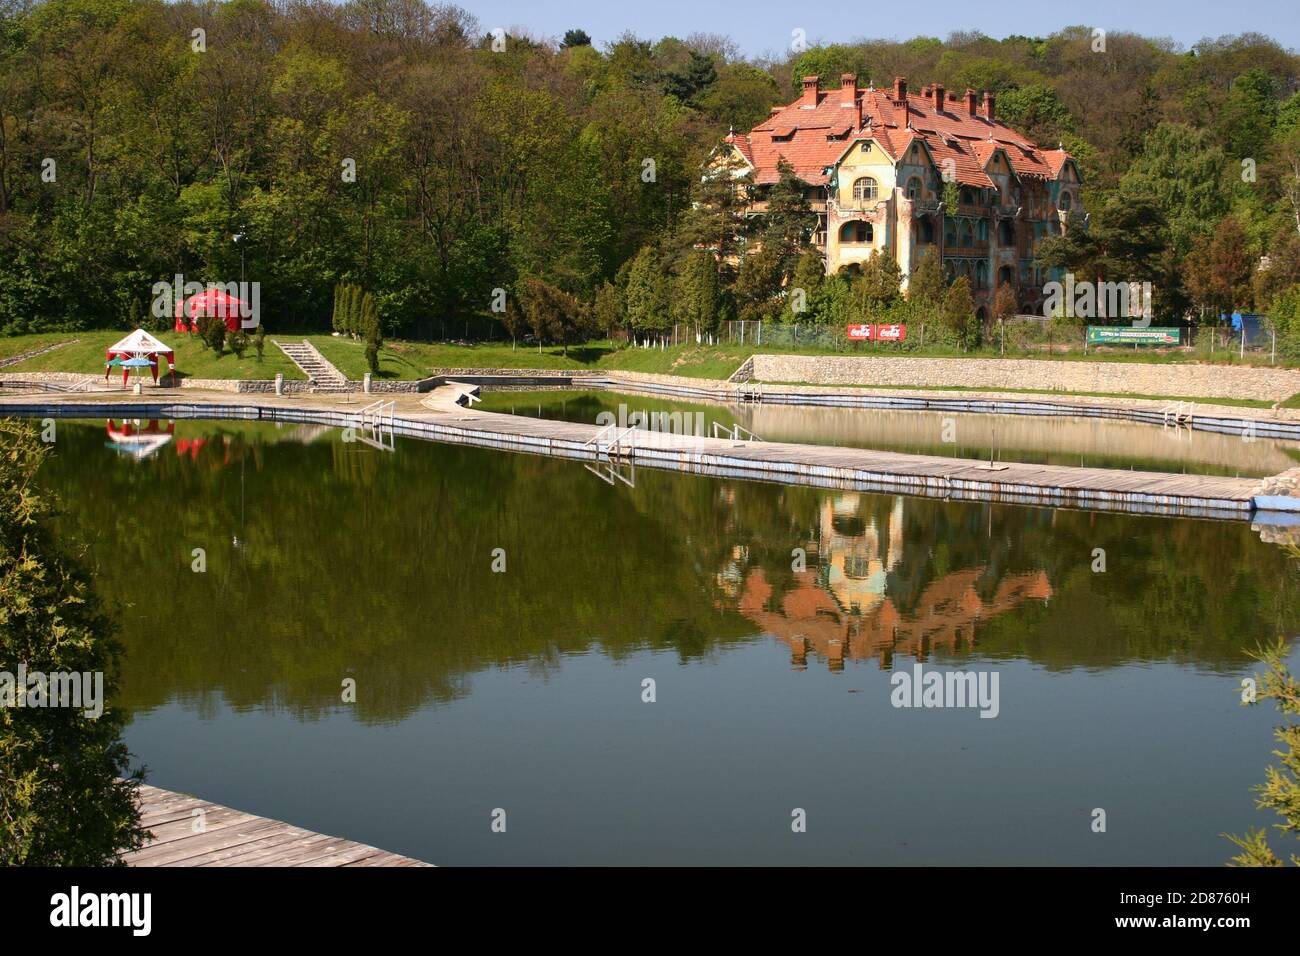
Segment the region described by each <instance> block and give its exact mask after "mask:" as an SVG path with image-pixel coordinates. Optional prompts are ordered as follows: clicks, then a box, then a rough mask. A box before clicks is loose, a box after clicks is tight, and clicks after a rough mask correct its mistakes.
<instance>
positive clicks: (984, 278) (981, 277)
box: [975, 260, 989, 289]
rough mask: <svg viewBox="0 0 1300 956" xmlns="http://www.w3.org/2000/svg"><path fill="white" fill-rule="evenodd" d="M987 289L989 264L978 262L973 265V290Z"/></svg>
mask: <svg viewBox="0 0 1300 956" xmlns="http://www.w3.org/2000/svg"><path fill="white" fill-rule="evenodd" d="M988 287H989V264H988V263H987V262H984V261H983V260H980V261H979V262H978V263H976V265H975V288H977V289H987V288H988Z"/></svg>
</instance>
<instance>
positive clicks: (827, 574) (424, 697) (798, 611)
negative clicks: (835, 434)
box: [44, 422, 1296, 721]
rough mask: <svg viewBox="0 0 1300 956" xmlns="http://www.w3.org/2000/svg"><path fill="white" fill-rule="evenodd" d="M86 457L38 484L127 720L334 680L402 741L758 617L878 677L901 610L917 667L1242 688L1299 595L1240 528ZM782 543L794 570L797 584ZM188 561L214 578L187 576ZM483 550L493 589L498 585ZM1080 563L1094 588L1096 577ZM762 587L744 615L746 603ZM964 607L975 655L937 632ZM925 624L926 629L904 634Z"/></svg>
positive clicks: (238, 436)
mask: <svg viewBox="0 0 1300 956" xmlns="http://www.w3.org/2000/svg"><path fill="white" fill-rule="evenodd" d="M99 427H100V428H102V425H101V426H99ZM295 435H298V436H299V437H298V438H295V437H294V436H295ZM299 439H302V440H299ZM102 441H103V434H102V431H99V429H98V428H94V429H92V428H87V427H77V426H73V425H71V424H61V425H60V431H59V442H58V445H57V446H56V448H57V453H56V455H55V456H54V457H53V458H52V459H51V460H50V462H49V463H48V465H47V468H46V471H45V475H44V480H45V481H47V482H49V483H50V484H51V485H52V486H54V487H55V488H58V489H60V490H61V491H63V492H64V496H63V497H64V501H65V507H66V509H67V512H68V513H67V517H66V519H65V520H66V521H67V522H68V523H69V524H71V525H73V526H74V529H73V530H75V531H76V532H77V533H79V534H81V535H84V536H85V538H86V539H87V540H88V541H89V542H90V544H91V558H92V559H93V561H94V562H95V568H96V574H97V580H98V583H99V586H100V589H101V591H102V592H103V593H105V594H112V595H114V596H116V598H117V599H118V600H119V601H120V602H121V604H122V605H123V617H124V627H123V637H124V640H125V642H126V644H127V646H128V651H129V653H128V656H127V661H126V667H125V672H124V696H123V698H122V700H123V703H124V704H125V705H126V706H127V707H128V708H131V709H137V708H147V707H153V706H157V705H159V704H161V703H163V702H165V701H167V700H169V699H173V698H180V699H182V700H185V701H186V702H188V703H189V704H190V705H191V706H195V707H197V708H199V709H200V710H205V711H206V710H207V709H210V708H211V707H212V706H213V705H215V704H216V703H217V702H219V701H224V702H226V703H228V704H230V705H232V706H234V707H237V708H278V707H283V708H286V709H288V710H290V711H291V712H293V713H295V714H299V715H302V716H315V715H318V714H320V713H323V712H325V711H327V710H330V709H332V708H334V707H337V706H339V698H338V692H339V686H340V681H341V680H342V679H343V677H345V676H350V677H354V678H356V679H357V682H358V702H357V704H356V705H355V708H356V711H357V713H358V716H360V717H361V718H362V719H364V720H369V721H385V720H396V719H400V718H401V717H402V716H403V715H405V714H407V713H409V712H410V711H411V710H413V709H414V708H416V707H419V706H420V705H421V704H424V703H426V702H429V701H439V700H449V699H452V698H454V697H456V696H458V695H460V694H463V693H465V692H466V689H467V686H468V681H469V680H470V679H471V677H472V675H473V673H474V672H475V671H478V670H481V669H483V668H487V667H494V666H495V667H507V666H531V667H533V668H541V669H542V671H543V672H546V671H547V670H548V668H551V667H554V666H558V665H557V662H559V661H562V659H563V656H564V655H566V654H574V653H582V652H586V651H590V650H592V649H596V650H599V651H600V652H601V653H602V654H604V655H606V656H608V657H610V658H613V659H623V658H626V657H627V656H629V655H630V654H632V653H635V652H637V651H641V650H644V649H646V648H653V649H664V650H671V651H673V652H675V653H676V654H677V655H678V656H679V657H681V658H683V659H690V658H695V657H700V656H705V655H710V654H713V653H715V652H716V651H717V649H718V648H720V647H722V646H725V645H726V644H728V643H732V642H735V641H738V640H744V639H749V638H752V637H753V636H754V635H755V633H756V632H762V631H767V630H771V631H772V632H773V633H780V631H779V630H778V628H777V627H776V620H775V619H774V620H772V621H771V622H769V623H770V624H771V626H769V625H768V624H767V623H759V622H758V620H756V618H755V613H757V611H761V612H762V613H765V614H773V615H777V617H779V618H783V619H784V620H787V621H793V622H795V623H799V622H802V621H804V620H805V619H810V620H830V619H832V618H834V619H835V620H836V621H837V622H838V624H837V626H840V627H843V628H845V629H847V628H848V627H849V626H850V625H853V626H855V627H856V631H855V634H856V636H854V635H848V636H847V638H845V639H846V640H847V642H848V643H847V644H846V650H847V651H849V652H850V655H851V656H854V655H859V654H860V656H864V657H865V656H877V657H878V656H880V650H881V642H880V638H879V635H880V634H882V633H888V634H889V635H891V637H892V635H893V634H894V622H891V621H889V620H888V613H896V614H897V617H898V621H897V624H898V625H899V627H901V628H903V629H904V630H903V634H904V639H905V644H904V645H902V646H900V648H899V649H901V650H904V651H905V652H906V653H921V654H924V653H932V652H934V653H938V652H943V653H954V652H965V651H966V650H967V649H969V648H970V647H971V646H972V642H973V644H974V647H975V649H976V651H977V652H978V653H983V654H990V655H995V656H996V655H1012V656H1026V657H1029V658H1031V659H1034V660H1038V661H1042V662H1043V663H1046V664H1048V665H1050V666H1060V667H1065V666H1074V665H1081V664H1082V665H1087V666H1104V665H1109V664H1114V663H1118V662H1121V661H1124V660H1129V659H1133V658H1139V659H1163V658H1174V659H1182V660H1189V661H1194V662H1197V663H1200V664H1205V665H1208V666H1235V665H1238V664H1240V663H1241V662H1242V660H1243V659H1244V658H1243V655H1242V651H1241V648H1243V647H1246V646H1252V645H1253V644H1254V643H1255V641H1256V640H1257V638H1258V637H1260V636H1262V635H1264V634H1265V633H1267V634H1272V633H1274V632H1275V630H1276V629H1277V628H1278V627H1279V626H1281V624H1282V623H1283V622H1287V621H1294V619H1295V615H1294V611H1295V606H1296V588H1295V585H1296V582H1295V580H1294V579H1293V578H1290V577H1287V574H1286V571H1285V567H1284V562H1283V561H1282V558H1281V556H1280V554H1279V552H1278V551H1277V550H1276V549H1275V548H1272V547H1267V546H1264V545H1261V544H1260V542H1259V540H1258V538H1256V537H1255V536H1254V534H1253V533H1252V532H1251V531H1250V528H1249V526H1248V525H1246V524H1245V523H1240V524H1236V523H1234V524H1227V523H1216V522H1203V521H1169V520H1164V519H1144V518H1132V517H1126V516H1120V515H1100V514H1090V513H1084V512H1067V511H1056V512H1054V511H1052V510H1050V509H1041V508H1038V509H1032V508H1023V507H1011V506H1006V507H1004V506H988V505H972V504H957V503H947V502H941V501H935V500H931V499H901V498H897V497H893V496H885V495H844V494H841V493H836V492H824V491H820V490H817V489H812V488H792V487H783V486H780V485H775V484H763V483H746V482H721V481H717V480H714V479H706V478H701V477H695V476H683V475H675V474H666V473H662V472H655V471H644V472H643V473H642V474H641V475H639V476H638V486H637V488H636V489H635V491H632V490H628V489H621V488H619V489H616V488H611V487H609V486H608V485H605V484H604V483H602V482H599V481H596V480H594V479H591V478H590V476H588V475H586V473H585V472H583V471H582V469H581V468H580V467H579V466H578V465H577V464H575V463H571V462H563V461H556V460H551V459H545V458H540V457H534V456H528V455H514V454H507V453H500V452H493V451H485V450H478V449H467V448H458V447H455V446H449V445H436V444H429V443H422V442H414V441H407V442H402V443H401V444H400V445H399V448H398V453H397V454H395V455H385V454H383V453H381V452H378V451H375V450H373V449H369V448H363V447H362V446H360V445H355V444H344V443H342V442H341V441H339V436H338V433H337V432H335V433H331V434H328V435H321V436H318V437H315V439H314V440H310V439H309V438H305V437H304V436H302V435H301V433H299V432H295V431H294V430H292V429H283V430H276V429H273V428H271V427H270V426H267V425H266V424H261V423H220V424H213V423H202V422H180V423H178V425H177V430H176V439H175V441H174V442H173V443H172V445H171V446H168V448H165V449H163V450H162V451H161V452H159V453H158V454H156V455H154V456H152V457H150V458H148V459H146V460H144V461H139V462H137V461H132V460H128V459H122V458H115V457H113V456H111V454H109V453H107V452H105V451H104V449H103V448H102ZM200 442H201V444H200ZM173 448H174V449H175V450H174V451H173V450H172V449H173ZM182 449H184V453H182ZM241 515H242V517H241ZM833 538H838V539H840V540H841V543H842V544H843V548H842V551H841V552H839V553H841V554H842V559H840V560H838V561H837V560H836V559H835V558H834V554H835V553H836V552H835V551H834V550H833V548H832V544H833V541H832V539H833ZM796 546H799V547H804V548H806V549H807V551H808V571H807V573H805V574H800V573H798V572H795V571H793V570H792V568H791V560H792V559H791V549H792V548H794V547H796ZM195 547H203V548H205V549H206V550H207V562H208V570H207V573H206V574H194V573H193V572H191V570H190V561H191V556H190V552H191V549H192V548H195ZM497 547H501V548H504V549H505V550H506V554H507V571H506V573H504V574H494V573H492V572H491V570H490V562H491V552H492V549H493V548H497ZM1096 547H1102V548H1105V549H1106V551H1107V563H1108V571H1107V573H1106V574H1103V575H1094V574H1092V572H1091V570H1090V563H1091V554H1092V550H1093V548H1096ZM756 572H758V573H761V584H762V588H758V587H757V583H756V585H755V588H756V589H755V590H753V591H752V592H751V595H752V596H757V597H758V602H757V604H756V605H755V604H754V602H753V601H752V600H749V599H748V598H743V597H742V596H743V595H744V594H745V589H746V587H747V586H748V585H749V582H751V581H754V582H758V581H759V580H760V579H759V578H758V577H756V576H755V575H756ZM832 572H833V573H832ZM1045 590H1046V591H1048V592H1050V603H1047V602H1045V599H1044V598H1043V597H1042V592H1044V591H1045ZM160 594H161V595H165V596H166V599H167V602H168V605H167V606H168V608H170V610H165V609H164V608H162V607H160V606H159V604H158V602H157V597H158V595H160ZM789 595H795V596H796V601H795V603H793V604H789V605H787V604H786V603H785V599H786V597H787V596H789ZM886 598H887V599H888V603H887V604H886V602H885V599H886ZM742 602H743V606H742ZM800 602H803V603H800ZM972 602H978V604H979V606H980V610H979V618H978V624H977V625H976V627H975V628H974V631H973V633H972V630H971V628H970V627H969V626H967V624H965V623H964V620H965V619H963V618H960V616H959V615H958V616H954V615H955V613H956V611H959V610H961V609H962V608H964V607H967V606H969V607H971V608H973V607H974V604H973V603H972ZM855 605H856V609H855ZM887 607H888V608H892V612H888V611H887V610H886V608H887ZM997 608H1001V610H997V611H996V612H995V610H994V609H997ZM954 609H955V610H954ZM873 614H874V615H875V617H874V618H873V617H870V615H873ZM972 616H973V615H972ZM926 620H931V621H932V623H934V627H931V628H930V630H929V632H927V631H926V628H924V627H921V628H919V629H914V630H915V633H914V632H913V630H908V628H909V627H910V626H911V625H916V624H917V622H923V621H926ZM939 623H942V624H943V626H944V628H945V630H943V631H942V634H943V635H946V636H943V637H942V640H940V639H939V635H940V631H938V630H935V628H937V627H938V624H939ZM886 625H888V627H887V628H886ZM918 627H919V625H918ZM795 630H797V629H792V630H791V633H792V634H793V633H794V631H795ZM959 630H960V634H958V631H959ZM854 641H857V642H858V644H857V645H855V644H854ZM828 646H829V645H828ZM855 647H860V650H854V648H855ZM349 706H351V705H349Z"/></svg>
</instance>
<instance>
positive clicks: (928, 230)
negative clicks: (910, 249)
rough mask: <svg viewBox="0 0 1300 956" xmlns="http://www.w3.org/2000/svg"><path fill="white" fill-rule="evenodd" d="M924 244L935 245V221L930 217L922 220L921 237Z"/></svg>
mask: <svg viewBox="0 0 1300 956" xmlns="http://www.w3.org/2000/svg"><path fill="white" fill-rule="evenodd" d="M920 241H921V243H922V245H934V223H932V222H931V221H930V220H929V219H922V220H921V239H920Z"/></svg>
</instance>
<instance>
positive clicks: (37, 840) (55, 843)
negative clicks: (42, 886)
mask: <svg viewBox="0 0 1300 956" xmlns="http://www.w3.org/2000/svg"><path fill="white" fill-rule="evenodd" d="M48 454H49V446H48V445H46V444H43V443H42V442H41V441H39V440H38V438H37V436H36V433H35V430H34V429H33V428H32V427H31V426H29V425H26V424H21V423H18V422H15V421H13V420H12V419H8V420H0V671H3V672H5V673H7V674H10V675H15V676H16V675H17V673H18V670H19V666H20V665H23V666H25V669H26V672H27V674H28V675H31V674H33V673H42V674H46V675H50V674H54V673H71V674H82V673H91V674H94V673H99V674H102V675H103V695H104V699H105V700H111V699H113V697H114V695H115V694H116V692H117V674H118V664H119V660H118V658H119V654H120V648H119V646H118V644H117V642H116V639H115V637H114V633H113V632H114V628H113V624H112V623H111V622H110V620H109V618H108V617H107V616H106V614H105V613H104V611H103V609H102V608H101V605H100V602H99V600H98V598H97V597H96V596H95V593H94V591H93V590H92V589H91V586H90V583H89V580H88V578H87V575H86V573H85V572H84V570H83V569H82V568H81V566H80V565H79V563H78V562H77V561H76V560H75V559H74V558H73V557H71V556H70V555H68V554H66V553H65V552H64V550H63V549H62V548H61V547H60V546H59V543H58V542H57V541H56V539H55V538H54V535H53V534H52V532H51V529H50V520H51V517H52V516H53V513H54V506H53V502H52V501H51V500H50V499H49V498H47V497H45V496H43V495H42V494H41V493H40V492H39V491H38V490H37V486H36V483H35V480H34V478H35V474H36V472H37V470H38V469H39V468H40V466H41V463H42V462H43V461H44V459H45V458H46V456H47V455H48ZM15 692H16V693H22V694H26V693H27V688H17V689H16V691H15ZM27 699H28V702H29V704H30V702H31V700H32V698H30V697H29V698H27ZM11 703H13V702H6V706H0V865H5V866H20V865H27V866H99V865H103V864H105V863H111V862H114V859H115V856H116V854H117V853H119V852H121V851H125V850H130V849H134V848H137V847H139V846H140V845H141V842H142V839H143V837H144V832H143V830H142V829H141V827H140V820H139V813H138V811H137V809H136V806H135V793H136V787H137V784H138V783H139V781H140V779H141V778H142V774H141V773H140V772H138V771H133V770H132V769H131V768H130V765H129V754H128V753H127V750H126V745H125V744H124V743H123V742H122V730H123V727H124V723H125V718H124V716H123V715H122V714H121V713H120V712H118V711H117V710H116V709H115V708H113V707H109V706H106V707H105V710H104V712H103V713H102V714H101V715H100V716H99V717H97V718H91V717H88V716H86V715H85V713H84V711H83V710H79V709H72V708H69V707H35V706H22V707H19V706H12V705H10V704H11Z"/></svg>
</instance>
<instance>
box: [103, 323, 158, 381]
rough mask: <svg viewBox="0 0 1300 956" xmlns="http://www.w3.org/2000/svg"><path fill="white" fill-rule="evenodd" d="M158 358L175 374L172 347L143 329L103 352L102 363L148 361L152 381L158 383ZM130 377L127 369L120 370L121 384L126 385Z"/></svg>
mask: <svg viewBox="0 0 1300 956" xmlns="http://www.w3.org/2000/svg"><path fill="white" fill-rule="evenodd" d="M158 356H162V357H163V358H165V359H166V360H167V365H168V368H169V369H170V370H171V371H172V372H175V370H176V353H175V352H174V351H172V347H171V346H170V345H167V344H166V343H165V342H162V341H159V340H158V339H156V338H154V337H153V336H152V335H150V334H149V333H148V332H146V331H145V330H144V329H136V330H135V331H134V332H132V333H131V334H130V335H128V336H127V337H126V338H124V339H122V340H121V341H120V342H118V343H117V344H115V345H110V346H109V347H108V348H106V349H105V350H104V361H105V362H111V361H112V360H113V359H115V358H116V359H124V360H126V359H133V358H143V359H148V360H149V363H150V367H149V371H150V372H152V373H153V380H154V381H155V382H157V381H158ZM104 377H105V378H107V377H108V371H107V370H105V372H104ZM130 377H131V370H130V369H129V368H124V369H122V384H123V385H125V384H126V383H127V379H129V378H130Z"/></svg>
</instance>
